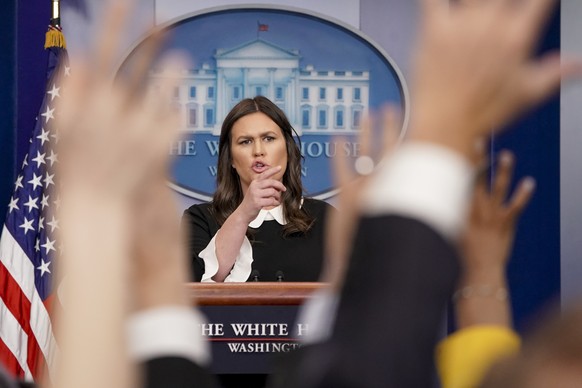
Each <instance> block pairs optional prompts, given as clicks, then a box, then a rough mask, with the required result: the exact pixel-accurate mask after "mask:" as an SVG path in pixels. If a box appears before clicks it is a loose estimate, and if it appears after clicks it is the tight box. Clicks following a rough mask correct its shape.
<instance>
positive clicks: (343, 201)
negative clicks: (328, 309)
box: [322, 107, 400, 291]
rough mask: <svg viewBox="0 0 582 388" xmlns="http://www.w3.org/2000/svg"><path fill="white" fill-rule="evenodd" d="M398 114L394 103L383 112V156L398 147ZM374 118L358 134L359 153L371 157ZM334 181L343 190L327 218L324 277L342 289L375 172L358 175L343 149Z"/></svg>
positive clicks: (368, 120) (332, 284) (334, 163)
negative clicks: (366, 192) (364, 200)
mask: <svg viewBox="0 0 582 388" xmlns="http://www.w3.org/2000/svg"><path fill="white" fill-rule="evenodd" d="M399 123H400V120H399V117H398V114H397V113H396V110H395V109H394V108H392V107H389V108H386V109H385V110H384V111H383V113H382V128H383V137H384V142H383V143H384V144H383V149H382V150H381V156H382V157H387V156H388V155H389V153H390V152H391V151H392V150H393V149H394V147H396V144H397V141H398V134H399V131H398V128H399ZM372 132H373V131H372V121H371V118H369V117H366V118H365V119H364V120H362V126H361V129H360V134H359V144H360V156H363V157H371V154H372V144H373V142H372V138H373V136H372V135H373V134H372ZM333 174H334V179H335V185H336V187H338V188H339V189H340V190H341V192H340V194H339V196H338V203H337V205H338V208H339V210H338V211H334V212H330V213H329V215H328V218H327V220H326V228H325V231H326V236H325V252H326V253H325V256H326V261H325V268H324V272H323V275H322V281H324V282H329V283H330V285H331V286H332V287H333V288H334V289H336V290H337V291H339V290H340V289H341V287H342V285H343V279H344V276H345V272H346V269H347V267H348V264H349V261H348V259H349V257H350V254H351V247H352V243H353V239H354V234H355V231H356V228H357V224H358V220H359V217H360V211H361V208H360V206H361V204H362V193H363V192H364V191H365V189H366V187H367V186H368V182H369V180H370V178H371V176H372V175H356V174H354V172H353V170H352V168H351V167H350V166H349V163H348V158H347V157H346V155H344V154H342V153H338V154H336V156H335V157H334V158H333Z"/></svg>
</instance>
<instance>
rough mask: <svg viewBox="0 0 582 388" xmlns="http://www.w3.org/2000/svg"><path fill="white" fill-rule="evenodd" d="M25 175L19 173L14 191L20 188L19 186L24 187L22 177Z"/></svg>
mask: <svg viewBox="0 0 582 388" xmlns="http://www.w3.org/2000/svg"><path fill="white" fill-rule="evenodd" d="M23 178H24V177H23V176H22V175H18V178H16V182H15V183H14V191H16V190H18V188H19V187H20V188H24V186H23V185H22V179H23Z"/></svg>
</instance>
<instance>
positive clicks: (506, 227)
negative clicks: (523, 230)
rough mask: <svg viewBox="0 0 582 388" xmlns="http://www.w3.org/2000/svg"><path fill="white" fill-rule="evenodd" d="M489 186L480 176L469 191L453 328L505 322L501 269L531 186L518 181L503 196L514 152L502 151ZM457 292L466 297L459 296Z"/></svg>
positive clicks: (506, 307)
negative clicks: (470, 193)
mask: <svg viewBox="0 0 582 388" xmlns="http://www.w3.org/2000/svg"><path fill="white" fill-rule="evenodd" d="M497 166H498V168H497V170H496V171H495V177H494V180H493V182H492V185H491V189H488V188H487V186H488V185H487V182H486V179H485V176H481V177H480V179H479V181H478V182H477V185H476V187H475V191H474V194H473V201H472V205H471V209H470V213H469V222H468V225H467V229H466V231H465V233H464V235H463V236H462V239H461V244H460V247H461V257H462V260H461V266H462V269H463V276H462V278H461V282H460V286H459V290H460V291H459V294H457V296H458V298H457V321H458V322H457V323H458V325H459V327H466V326H471V325H474V324H484V323H487V324H500V325H504V326H510V323H511V316H510V313H509V302H508V297H507V290H506V288H507V281H506V267H507V261H508V260H509V257H510V255H511V249H512V247H513V240H514V237H515V231H516V227H517V221H518V219H519V216H520V215H521V213H522V211H523V210H524V208H525V207H526V206H527V204H528V203H529V201H530V199H531V197H532V195H533V192H534V188H535V182H534V180H533V179H532V178H529V177H528V178H524V179H522V180H521V181H520V182H519V183H518V185H517V188H516V189H515V191H514V192H513V194H512V195H511V197H510V198H509V199H508V198H507V197H508V193H509V188H510V185H511V180H512V175H513V166H514V156H513V154H512V153H511V152H509V151H502V152H501V153H500V155H499V158H498V163H497ZM463 291H464V292H465V295H466V296H467V297H466V298H465V297H463Z"/></svg>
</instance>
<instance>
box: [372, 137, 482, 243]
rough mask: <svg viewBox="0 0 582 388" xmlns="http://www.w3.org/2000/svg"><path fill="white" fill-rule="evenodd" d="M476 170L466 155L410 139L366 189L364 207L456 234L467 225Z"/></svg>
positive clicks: (380, 167) (447, 234) (379, 170)
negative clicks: (415, 220) (414, 220)
mask: <svg viewBox="0 0 582 388" xmlns="http://www.w3.org/2000/svg"><path fill="white" fill-rule="evenodd" d="M473 176H474V170H473V167H472V165H471V164H470V163H469V161H467V160H466V159H465V158H464V157H463V156H462V155H460V154H457V153H456V152H454V151H451V150H450V149H448V148H445V147H441V146H438V145H436V144H430V143H420V142H409V143H406V144H404V145H402V146H401V147H400V148H398V149H397V150H396V151H395V152H394V154H393V155H392V156H391V157H389V158H388V159H387V160H385V161H384V162H383V163H382V164H381V165H380V166H379V168H378V171H377V173H376V174H375V175H374V176H373V178H372V180H371V182H370V185H369V186H368V187H367V189H366V192H365V193H364V199H365V201H364V213H365V214H368V215H381V214H395V215H401V216H404V217H410V218H415V219H418V220H420V221H422V222H424V223H426V224H427V225H429V226H431V227H432V228H434V229H435V230H437V231H438V232H439V233H441V234H443V235H444V236H446V237H447V238H449V239H452V240H455V239H456V238H457V237H458V236H459V233H460V232H461V230H462V228H463V227H464V225H465V219H466V215H467V210H468V206H469V202H470V200H471V194H472V189H473Z"/></svg>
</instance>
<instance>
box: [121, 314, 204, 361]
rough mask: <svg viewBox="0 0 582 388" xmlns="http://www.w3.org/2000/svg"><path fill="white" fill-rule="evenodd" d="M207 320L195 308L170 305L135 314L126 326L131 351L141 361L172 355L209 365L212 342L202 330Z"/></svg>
mask: <svg viewBox="0 0 582 388" xmlns="http://www.w3.org/2000/svg"><path fill="white" fill-rule="evenodd" d="M203 323H206V319H205V318H204V316H203V315H202V314H201V313H200V312H199V311H198V310H196V309H195V308H191V307H184V306H167V307H159V308H154V309H150V310H145V311H140V312H138V313H136V314H133V315H132V316H131V317H130V319H129V321H128V325H127V329H128V338H129V351H130V354H131V356H132V357H134V359H136V360H138V361H146V360H150V359H153V358H158V357H164V356H166V357H167V356H172V357H176V356H178V357H184V358H187V359H189V360H191V361H193V362H195V363H197V364H198V365H201V366H205V365H208V364H210V360H211V356H210V354H211V353H210V345H209V344H208V341H206V339H205V338H204V337H203V336H202V334H201V332H200V325H202V324H203Z"/></svg>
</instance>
